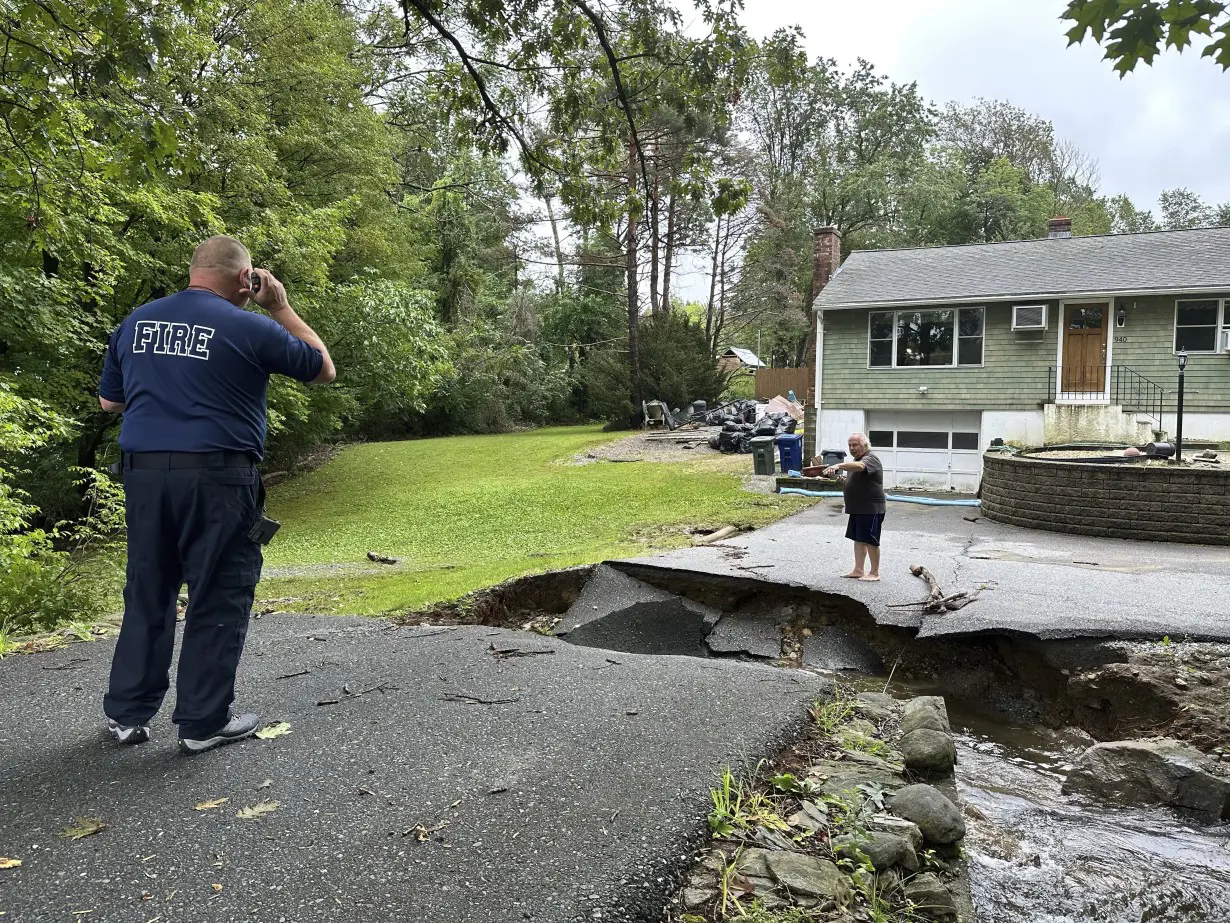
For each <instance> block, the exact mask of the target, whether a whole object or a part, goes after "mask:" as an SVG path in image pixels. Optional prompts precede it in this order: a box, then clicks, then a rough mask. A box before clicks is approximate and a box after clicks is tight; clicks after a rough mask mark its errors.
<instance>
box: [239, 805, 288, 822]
mask: <svg viewBox="0 0 1230 923" xmlns="http://www.w3.org/2000/svg"><path fill="white" fill-rule="evenodd" d="M281 806H282V802H280V801H262V802H260V804H254V805H252V806H251V807H249V808H240V809H239V810H238V811H237V812H236V813H235V816H236V817H238V818H240V819H241V820H252V819H253V818H254V817H260V816H262V815H264V814H272V813H273V812H274V811H276V810H277V809H278V808H280V807H281Z"/></svg>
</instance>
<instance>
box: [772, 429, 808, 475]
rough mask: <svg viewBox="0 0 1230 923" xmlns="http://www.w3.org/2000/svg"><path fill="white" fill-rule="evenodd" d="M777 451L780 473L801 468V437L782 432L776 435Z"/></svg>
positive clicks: (800, 469) (787, 472)
mask: <svg viewBox="0 0 1230 923" xmlns="http://www.w3.org/2000/svg"><path fill="white" fill-rule="evenodd" d="M777 452H778V455H779V457H780V458H781V462H782V474H789V473H790V472H791V471H802V470H803V437H802V436H796V435H790V434H787V433H783V434H782V435H780V436H778V437H777Z"/></svg>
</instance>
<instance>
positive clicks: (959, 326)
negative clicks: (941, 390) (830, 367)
mask: <svg viewBox="0 0 1230 923" xmlns="http://www.w3.org/2000/svg"><path fill="white" fill-rule="evenodd" d="M984 319H985V318H984V312H983V309H982V308H960V309H956V310H954V309H951V308H949V309H944V310H936V311H896V312H894V311H873V312H871V314H870V315H869V316H868V319H867V365H868V366H869V367H870V368H915V367H918V366H949V367H951V366H954V365H982V352H983V350H982V346H983V324H984Z"/></svg>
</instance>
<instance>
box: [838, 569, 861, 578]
mask: <svg viewBox="0 0 1230 923" xmlns="http://www.w3.org/2000/svg"><path fill="white" fill-rule="evenodd" d="M842 576H843V577H850V578H851V579H853V580H862V579H863V572H862V571H861V570H852V571H850V573H848V574H842Z"/></svg>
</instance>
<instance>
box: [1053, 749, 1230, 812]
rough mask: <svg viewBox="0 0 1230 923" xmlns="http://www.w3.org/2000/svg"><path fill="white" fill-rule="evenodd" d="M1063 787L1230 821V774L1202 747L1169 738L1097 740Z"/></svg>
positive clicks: (1075, 766)
mask: <svg viewBox="0 0 1230 923" xmlns="http://www.w3.org/2000/svg"><path fill="white" fill-rule="evenodd" d="M1064 791H1066V792H1073V791H1075V792H1085V793H1088V794H1092V795H1098V796H1100V797H1103V798H1108V799H1110V800H1112V801H1118V802H1123V803H1126V804H1139V803H1141V802H1161V803H1162V804H1168V805H1172V806H1173V807H1176V808H1182V809H1184V810H1187V811H1192V812H1194V813H1196V814H1199V815H1201V816H1202V817H1205V818H1208V819H1210V820H1220V819H1230V778H1227V777H1226V776H1225V775H1222V774H1221V773H1220V772H1219V771H1218V770H1217V769H1216V764H1215V763H1214V761H1213V760H1211V759H1209V758H1208V757H1206V756H1205V755H1204V754H1203V753H1201V752H1200V751H1199V750H1196V749H1194V748H1193V747H1189V746H1188V745H1187V744H1184V743H1182V742H1180V741H1177V740H1172V739H1170V738H1161V739H1158V740H1118V741H1112V742H1110V743H1101V744H1095V745H1094V746H1092V747H1090V748H1089V749H1088V750H1086V751H1085V752H1084V753H1082V754H1081V755H1080V757H1078V758H1077V760H1076V764H1075V765H1074V766H1073V767H1072V771H1071V773H1069V775H1068V779H1067V781H1066V782H1065V783H1064Z"/></svg>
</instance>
